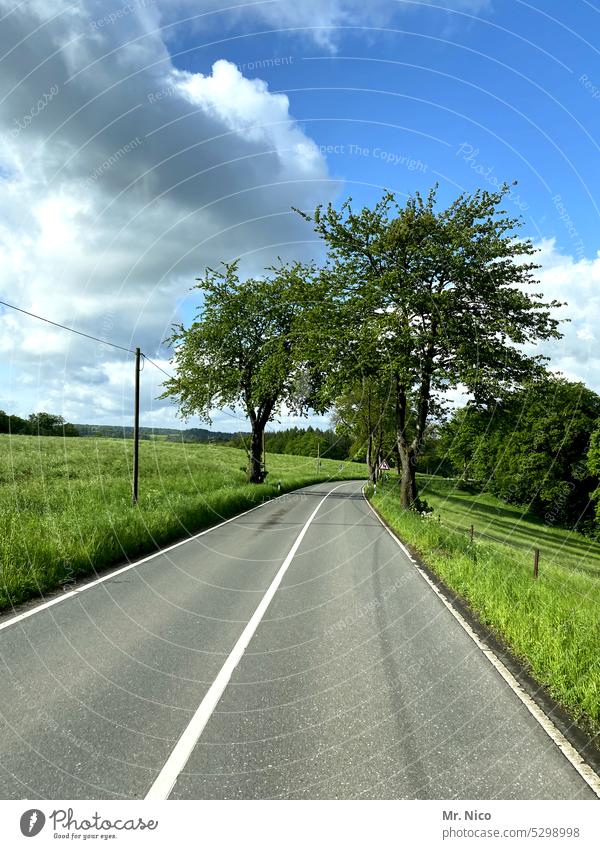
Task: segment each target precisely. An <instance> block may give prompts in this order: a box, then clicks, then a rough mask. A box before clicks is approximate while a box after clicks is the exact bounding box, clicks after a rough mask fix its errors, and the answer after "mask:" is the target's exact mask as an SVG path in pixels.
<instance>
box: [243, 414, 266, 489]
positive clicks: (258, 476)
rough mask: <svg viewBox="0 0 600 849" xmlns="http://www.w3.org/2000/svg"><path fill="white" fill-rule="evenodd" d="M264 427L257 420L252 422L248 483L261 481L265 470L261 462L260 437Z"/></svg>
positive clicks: (261, 437)
mask: <svg viewBox="0 0 600 849" xmlns="http://www.w3.org/2000/svg"><path fill="white" fill-rule="evenodd" d="M263 431H264V427H261V425H260V423H259V422H253V424H252V437H251V439H250V453H249V456H248V468H247V472H246V474H247V476H248V483H262V482H263V481H264V479H265V477H266V472H265V470H264V468H263V464H262V439H263Z"/></svg>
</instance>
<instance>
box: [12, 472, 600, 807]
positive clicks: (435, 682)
mask: <svg viewBox="0 0 600 849" xmlns="http://www.w3.org/2000/svg"><path fill="white" fill-rule="evenodd" d="M361 487H362V484H361V483H358V482H350V483H345V484H342V485H340V484H339V483H331V484H322V485H319V486H312V487H309V488H306V489H304V490H301V491H299V492H297V493H293V494H290V495H288V496H285V497H283V498H280V499H277V500H275V501H272V502H269V503H267V504H265V505H263V506H261V507H260V508H258V509H255V510H253V511H251V512H248V513H247V514H245V515H244V516H242V517H239V518H238V519H236V520H234V521H231V522H228V523H226V524H223V525H221V526H220V527H217V528H215V529H212V530H210V531H208V532H205V533H204V534H202V535H199V536H198V537H195V538H194V539H192V540H190V541H187V542H186V543H185V544H182V545H178V546H176V547H172V548H171V549H169V550H166V551H165V552H164V553H161V554H159V555H156V556H153V557H151V558H149V559H146V560H144V561H142V562H140V563H139V564H138V565H135V566H134V567H133V568H129V569H127V570H122V571H119V572H118V573H116V574H114V575H108V576H106V577H105V578H104V579H103V580H101V581H100V582H98V583H96V584H94V585H93V586H91V587H89V588H86V589H83V590H82V591H80V592H77V593H75V594H73V595H70V596H68V597H66V598H65V599H64V600H62V601H60V603H57V604H53V605H51V606H48V607H44V608H42V609H39V610H37V611H36V612H35V613H33V615H30V616H27V617H25V618H20V617H17V618H14V617H13V618H11V617H8V618H4V619H3V620H1V621H0V675H1V676H2V677H1V681H2V686H1V690H0V797H2V798H7V799H10V798H36V799H37V798H51V799H56V798H60V799H77V798H122V797H123V798H144V797H145V796H146V795H147V794H148V793H149V791H151V788H153V787H154V788H155V797H156V795H160V793H161V792H162V791H161V787H162V788H164V787H168V788H169V790H168V792H169V795H170V798H185V799H202V798H289V797H291V798H388V799H389V798H411V799H412V798H441V799H445V798H465V799H485V798H516V799H519V798H523V799H528V798H551V799H563V798H569V799H593V798H596V796H595V794H594V792H593V791H592V789H591V788H590V786H588V784H587V783H586V782H585V781H584V779H583V778H582V777H581V775H580V774H579V773H578V772H577V771H576V769H575V768H574V767H573V766H572V765H571V763H570V762H569V760H568V759H567V758H566V757H565V756H564V755H563V753H562V752H561V751H560V749H559V748H558V747H557V745H556V744H555V742H553V740H552V739H551V738H550V737H549V736H548V735H547V734H546V732H545V731H544V730H543V728H542V727H541V725H540V724H539V723H538V722H537V721H536V720H535V718H534V717H533V716H532V715H531V713H530V712H529V711H528V710H527V708H526V707H525V706H524V704H523V703H522V701H521V700H520V699H519V698H518V696H517V695H516V694H515V692H513V690H512V689H511V688H510V687H509V686H508V684H507V683H506V682H505V681H504V680H503V678H502V677H501V675H500V674H499V673H498V671H496V669H494V667H493V666H492V665H491V664H490V662H489V661H488V659H487V658H486V657H485V655H484V654H483V652H482V651H481V649H480V648H479V647H478V645H477V644H476V643H475V642H474V641H473V640H472V639H471V637H470V636H469V635H468V634H467V632H466V631H465V630H464V629H463V628H462V627H461V626H460V624H459V623H458V622H457V620H456V619H455V617H454V616H453V615H452V614H451V612H450V611H449V610H448V608H447V607H446V606H445V605H444V603H443V602H442V600H441V599H440V598H439V597H438V595H437V594H436V593H435V592H434V591H433V590H432V588H431V587H430V586H429V584H428V583H427V582H426V581H425V580H424V579H423V577H422V576H421V574H420V573H419V571H418V570H417V569H416V568H415V566H414V565H413V564H412V563H411V561H410V560H409V558H408V557H407V556H406V555H405V553H404V552H403V551H402V550H401V548H400V547H399V546H398V545H397V544H396V543H395V541H394V540H393V539H392V537H391V536H390V534H389V533H388V532H387V530H386V529H385V528H384V527H383V526H382V525H381V523H380V522H379V520H378V519H377V517H376V516H375V515H374V514H373V512H372V511H371V510H370V508H369V506H368V504H367V503H366V502H365V500H364V498H363V496H362V493H361ZM326 496H327V497H326ZM317 507H318V509H316V508H317ZM311 516H312V517H313V518H312V520H311V521H310V522H309V519H310V517H311ZM299 537H300V539H299ZM282 567H285V568H284V569H283V570H282ZM274 581H275V584H274ZM266 594H267V595H266ZM271 596H272V597H271ZM261 605H262V608H264V609H263V610H262V612H261V610H260V608H261ZM257 608H259V614H260V615H257V613H256V611H257ZM249 623H250V624H251V632H252V633H251V639H250V640H249V642H248V644H247V646H246V647H245V648H242V649H240V638H241V636H242V634H244V633H247V629H248V627H249ZM237 660H239V662H237ZM228 663H229V664H230V665H231V669H230V670H229V672H230V673H231V674H229V672H227V674H225V673H224V672H223V669H224V667H225V668H227V664H228ZM215 688H216V689H215ZM215 692H217V694H218V697H217V700H216V702H215V703H214V704H213V703H212V702H213V701H214V698H213V696H214V693H215ZM221 692H222V695H221ZM199 714H202V716H199ZM182 735H183V737H182ZM180 739H181V740H182V741H183V742H182V743H180V745H179V749H180V750H181V749H182V747H183V749H185V750H186V752H185V757H184V759H183V761H181V760H179V761H177V758H175V757H174V755H173V752H174V749H176V746H177V744H178V741H179V740H180ZM156 788H158V790H157V789H156Z"/></svg>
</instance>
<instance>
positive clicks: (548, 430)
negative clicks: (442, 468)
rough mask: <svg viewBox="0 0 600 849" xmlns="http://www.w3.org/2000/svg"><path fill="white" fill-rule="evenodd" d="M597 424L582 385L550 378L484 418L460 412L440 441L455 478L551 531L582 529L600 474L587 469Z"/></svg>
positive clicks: (593, 399) (594, 400)
mask: <svg viewBox="0 0 600 849" xmlns="http://www.w3.org/2000/svg"><path fill="white" fill-rule="evenodd" d="M599 418H600V397H599V396H598V395H596V394H595V393H594V392H592V391H591V390H590V389H587V388H586V387H585V386H584V385H583V384H581V383H571V382H569V381H567V380H565V379H564V378H548V379H545V380H541V381H536V382H534V383H531V384H528V385H527V386H526V387H525V388H524V389H522V390H520V391H518V392H514V393H512V394H510V395H509V396H508V397H506V398H505V399H504V400H503V401H502V402H501V403H498V404H496V405H495V406H494V407H492V408H491V409H490V410H484V409H477V408H474V407H466V408H463V409H462V410H459V411H458V412H457V413H456V414H455V415H454V416H453V418H452V419H451V421H450V422H449V423H448V425H446V427H445V429H444V441H445V442H446V443H447V445H448V449H447V450H448V455H449V457H450V459H451V460H452V462H453V464H454V467H455V469H456V472H457V473H458V474H459V475H462V476H463V477H465V478H470V479H472V480H474V481H475V482H477V483H478V484H479V485H480V486H481V487H483V488H485V489H487V490H488V491H489V492H492V493H494V494H495V495H497V496H499V497H500V498H502V499H503V500H504V501H506V502H508V503H510V504H526V505H528V506H529V508H530V509H531V510H532V511H533V512H535V513H536V514H537V515H539V516H541V517H543V518H544V520H545V521H546V522H547V523H548V524H549V525H552V524H568V525H570V526H577V527H580V528H585V527H586V526H589V524H590V521H591V519H592V511H591V507H590V493H591V492H592V490H594V489H595V488H596V487H597V486H598V471H599V470H598V468H597V467H596V470H595V471H592V470H591V468H588V465H587V462H586V455H587V452H588V446H590V439H591V437H592V433H593V431H594V429H595V427H596V424H597V422H598V419H599ZM590 450H591V451H592V452H593V449H590Z"/></svg>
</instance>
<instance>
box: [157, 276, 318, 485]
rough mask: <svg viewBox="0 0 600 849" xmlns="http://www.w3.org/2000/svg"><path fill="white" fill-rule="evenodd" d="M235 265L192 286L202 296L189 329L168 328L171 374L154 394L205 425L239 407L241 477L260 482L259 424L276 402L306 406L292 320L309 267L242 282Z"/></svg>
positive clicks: (295, 407)
mask: <svg viewBox="0 0 600 849" xmlns="http://www.w3.org/2000/svg"><path fill="white" fill-rule="evenodd" d="M237 265H238V264H237V262H234V263H223V267H222V269H219V270H216V271H215V270H212V269H209V270H208V271H207V272H206V274H205V277H204V278H203V279H202V280H201V281H200V285H198V286H196V287H195V288H198V289H200V290H201V291H202V293H203V296H204V301H203V304H202V306H201V307H200V309H199V310H198V314H197V316H196V319H195V321H194V322H193V323H192V325H191V326H190V327H189V328H187V329H186V328H185V327H184V326H183V325H182V324H178V325H175V327H174V328H173V334H172V336H171V338H170V340H169V341H170V342H172V343H173V344H174V346H175V355H174V359H173V361H172V365H173V368H174V371H175V376H174V377H173V379H172V380H168V381H166V382H165V387H166V389H165V392H164V393H163V395H162V396H161V397H162V398H166V397H174V398H176V399H177V400H178V402H179V405H180V412H181V414H182V415H183V416H184V417H188V416H190V415H192V414H196V413H197V414H198V415H199V416H200V418H201V419H203V420H204V421H206V422H209V423H210V421H211V417H210V412H211V410H212V409H215V408H217V407H223V406H227V407H230V408H231V409H232V410H233V409H236V407H238V406H241V407H242V408H243V409H244V411H245V413H246V415H247V416H248V419H249V421H250V425H251V436H250V446H249V449H248V469H247V474H248V481H249V482H251V483H260V482H261V481H263V480H264V478H265V474H266V472H265V470H264V468H263V464H262V462H261V457H262V439H263V433H264V430H265V426H266V425H267V423H268V422H269V421H270V420H271V418H273V417H274V416H275V415H276V414H277V413H278V412H279V411H280V408H281V405H282V404H283V403H285V405H286V407H287V408H288V409H289V410H292V411H293V412H296V413H299V414H302V413H303V412H305V411H306V410H307V408H308V406H309V403H310V377H308V378H307V376H306V372H307V366H306V363H305V362H303V361H301V359H300V357H299V349H298V335H297V333H296V323H297V320H298V317H299V315H300V313H301V311H302V309H303V307H302V303H303V297H304V295H303V292H304V290H305V289H306V286H307V285H309V283H310V278H311V269H307V268H305V267H303V266H301V265H300V264H295V265H291V266H285V265H281V266H280V267H279V268H277V269H270V271H271V272H273V273H272V274H271V276H270V277H267V278H265V279H249V280H246V281H241V280H240V279H239V276H238V271H237Z"/></svg>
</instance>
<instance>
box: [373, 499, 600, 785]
mask: <svg viewBox="0 0 600 849" xmlns="http://www.w3.org/2000/svg"><path fill="white" fill-rule="evenodd" d="M362 494H363V498H364V499H365V501H366V502H367V504H368V505H369V507H370V508H371V510H372V512H373V513H374V514H375V516H377V519H378V520H379V521H380V522H381V524H382V526H383V527H384V528H385V530H386V531H387V532H388V534H389V535H390V536H391V538H392V539H393V540H394V542H395V543H397V545H399V546H400V548H401V549H402V551H403V552H404V554H406V556H407V557H408V559H409V560H410V562H411V563H412V565H413V566H414V567H415V569H416V570H417V571H418V572H419V574H420V575H421V577H422V578H423V579H424V580H425V581H427V583H428V584H429V586H430V587H431V589H432V590H433V591H434V593H435V594H436V595H437V596H438V597H439V599H440V600H441V601H442V602H443V603H444V604H445V605H446V607H447V608H448V610H449V611H450V613H451V614H452V615H453V616H454V618H455V619H456V621H457V622H458V623H459V625H460V626H461V627H462V628H463V630H464V631H466V632H467V634H468V635H469V637H471V639H472V640H473V642H474V643H475V644H476V645H477V647H478V648H479V649H480V650H481V651H482V652H483V654H484V655H485V657H486V658H487V659H488V660H489V662H490V663H491V664H492V666H493V667H494V669H495V670H496V671H497V672H498V673H499V674H500V675H501V676H502V678H504V680H505V681H506V683H507V684H508V686H509V687H510V689H511V690H512V691H513V693H514V694H515V695H516V696H517V697H518V698H519V699H520V701H521V702H522V703H523V704H524V705H525V707H526V708H527V710H528V711H529V713H530V714H531V715H532V716H533V718H534V719H535V720H536V721H537V722H538V723H539V725H541V727H542V728H543V729H544V731H545V732H546V734H547V735H548V737H550V739H551V740H552V742H553V743H555V744H556V745H557V746H558V748H559V749H560V751H561V752H562V753H563V755H564V756H565V758H566V759H567V760H568V761H569V763H570V764H571V766H572V767H574V768H575V769H576V770H577V772H578V773H579V775H580V776H581V777H582V778H583V780H584V781H585V783H586V784H587V785H588V786H589V787H590V788H591V789H592V790H593V791H594V793H595V794H596V796H598V798H600V776H599V775H598V774H597V773H596V772H595V771H594V770H593V769H592V767H591V766H590V765H589V764H587V763H586V762H585V760H584V759H583V757H582V756H581V755H580V754H579V752H578V751H577V749H576V748H575V747H574V746H573V745H572V744H571V743H569V741H568V740H567V738H566V737H565V736H564V734H563V733H562V732H561V731H559V729H558V728H557V727H556V725H555V724H554V723H553V722H552V720H551V719H550V717H549V716H547V715H546V714H545V713H544V711H543V710H542V708H541V707H540V706H539V705H538V703H537V702H536V701H535V699H533V698H532V697H531V696H530V695H529V693H527V692H526V691H525V690H524V689H523V687H522V686H521V685H520V684H519V682H518V681H517V679H516V678H515V676H514V675H513V674H512V672H511V671H510V670H509V669H508V667H507V666H505V665H504V663H502V661H501V660H500V658H499V657H498V655H496V654H495V653H494V652H493V651H492V649H491V648H490V647H489V646H488V645H487V644H486V643H484V642H483V640H482V639H481V638H480V637H479V636H478V635H477V634H476V633H475V631H474V630H473V629H472V628H471V626H470V625H469V623H468V622H467V620H466V619H465V618H464V617H463V616H462V615H461V614H460V613H459V612H458V610H456V609H455V608H454V606H453V605H452V604H451V603H450V602H449V601H448V599H447V598H446V596H445V595H444V594H443V593H442V592H441V590H440V589H439V587H436V585H435V584H434V582H433V581H432V580H431V578H430V577H429V575H427V573H426V572H424V571H423V569H421V567H420V566H419V564H418V563H417V561H416V560H415V558H414V557H413V556H412V554H411V553H410V551H409V550H408V548H407V547H406V546H405V545H404V543H403V542H402V541H401V540H400V539H399V537H397V536H396V534H395V533H394V532H393V531H392V529H391V528H389V527H388V526H387V525H386V523H385V522H384V521H383V520H382V518H381V516H380V515H379V513H378V512H377V510H375V508H374V507H373V505H372V504H371V502H370V501H369V499H368V498H367V497H366V495H365V491H364V487H363V490H362Z"/></svg>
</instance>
